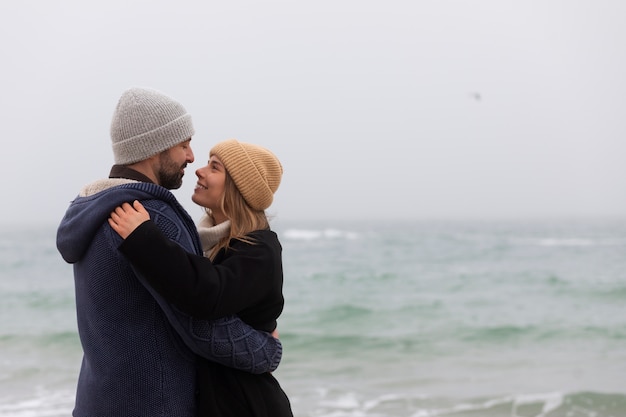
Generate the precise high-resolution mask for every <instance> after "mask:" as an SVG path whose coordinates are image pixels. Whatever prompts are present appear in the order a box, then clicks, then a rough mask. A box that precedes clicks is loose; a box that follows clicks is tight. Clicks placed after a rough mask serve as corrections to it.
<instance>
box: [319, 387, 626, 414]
mask: <svg viewBox="0 0 626 417" xmlns="http://www.w3.org/2000/svg"><path fill="white" fill-rule="evenodd" d="M308 402H310V403H312V404H310V405H311V412H312V415H315V416H319V417H368V416H372V417H374V416H410V417H440V416H450V417H478V416H480V417H561V416H568V417H590V416H593V417H622V416H626V395H624V394H611V393H596V392H578V393H569V394H565V393H562V392H546V393H531V394H512V395H503V396H493V397H487V398H477V399H467V400H459V399H452V398H438V397H431V396H427V395H423V394H422V395H420V394H419V393H418V394H405V393H401V392H397V393H387V394H382V395H377V396H367V395H364V394H361V393H358V392H355V391H344V390H337V389H328V388H318V389H316V390H315V397H314V398H311V399H309V401H308Z"/></svg>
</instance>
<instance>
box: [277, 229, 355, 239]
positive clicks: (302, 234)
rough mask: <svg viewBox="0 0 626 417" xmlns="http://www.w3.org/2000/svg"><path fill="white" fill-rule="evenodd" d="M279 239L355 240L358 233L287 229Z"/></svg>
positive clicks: (336, 230) (335, 230)
mask: <svg viewBox="0 0 626 417" xmlns="http://www.w3.org/2000/svg"><path fill="white" fill-rule="evenodd" d="M281 237H284V238H285V239H290V240H337V239H343V240H355V239H358V238H359V237H360V235H359V233H356V232H350V231H344V230H338V229H317V230H316V229H287V230H285V231H284V232H283V233H282V234H281Z"/></svg>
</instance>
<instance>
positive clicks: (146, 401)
mask: <svg viewBox="0 0 626 417" xmlns="http://www.w3.org/2000/svg"><path fill="white" fill-rule="evenodd" d="M103 181H107V180H103ZM112 184H115V182H114V181H113V182H112ZM102 188H106V187H102V186H101V185H99V186H97V187H92V190H96V191H98V192H96V193H95V194H92V195H89V194H90V193H89V191H87V192H84V193H83V194H86V196H79V197H77V198H76V199H75V200H74V201H73V202H72V203H71V205H70V207H69V208H68V210H67V212H66V214H65V217H64V218H63V220H62V221H61V224H60V226H59V228H58V231H57V248H58V250H59V252H60V253H61V255H62V256H63V259H65V260H66V261H67V262H69V263H72V264H73V265H74V279H75V285H76V309H77V319H78V331H79V334H80V339H81V344H82V347H83V353H84V355H83V361H82V366H81V370H80V375H79V379H78V388H77V393H76V405H75V409H74V413H73V415H74V416H76V417H86V416H89V417H100V416H102V417H104V416H107V417H111V416H150V417H153V416H168V417H174V416H184V417H191V416H194V415H195V401H194V394H195V390H196V387H195V370H196V355H200V356H203V357H205V358H207V359H209V360H212V361H215V362H217V363H220V364H222V365H226V366H229V367H233V368H236V369H240V370H244V371H247V372H251V373H264V372H268V371H273V370H274V369H275V368H276V367H277V366H278V363H279V361H280V358H281V355H282V346H281V345H280V342H279V341H278V340H276V339H274V338H273V337H271V335H269V334H268V333H265V332H259V331H255V330H253V329H252V328H251V327H250V326H248V325H246V324H245V323H243V322H242V321H241V320H240V319H239V318H237V317H235V316H230V317H225V318H221V319H218V320H213V321H202V320H194V319H192V318H190V317H189V316H186V315H185V314H183V313H181V312H180V311H178V310H176V309H175V308H173V307H171V306H170V305H168V304H167V303H166V302H165V301H164V300H163V299H162V298H161V297H160V296H159V295H158V294H157V293H156V292H154V291H152V290H149V289H147V286H146V285H144V283H145V280H144V279H143V278H142V277H141V276H140V275H139V274H137V273H136V272H135V271H134V270H133V269H132V267H131V265H130V264H129V263H128V261H127V260H126V259H125V258H124V256H123V255H122V254H121V253H120V252H119V251H118V250H117V248H118V246H119V245H120V244H121V242H122V239H121V238H120V237H119V236H118V235H117V234H116V233H115V232H114V231H113V230H112V229H111V228H110V226H109V225H108V223H107V219H108V217H109V214H110V212H111V211H112V210H113V209H114V208H115V207H116V206H118V205H120V204H121V203H123V202H132V201H133V200H140V201H141V202H142V204H143V205H144V206H145V207H146V209H147V210H148V211H149V212H150V217H151V218H152V220H153V221H154V222H155V223H156V224H157V225H158V227H159V228H160V229H161V230H162V231H163V232H164V233H165V235H166V236H168V237H169V238H170V239H172V240H174V241H175V242H177V243H179V244H180V245H181V246H182V247H183V248H185V250H187V251H189V252H193V253H198V254H201V253H202V251H201V247H200V242H199V238H198V235H197V232H196V227H195V225H194V223H193V221H192V219H191V218H190V217H189V215H188V214H187V213H186V211H185V210H184V209H183V208H182V207H181V206H180V204H179V203H178V202H177V201H176V199H175V197H174V196H173V195H172V194H171V193H170V192H169V191H168V190H166V189H165V188H163V187H160V186H158V185H154V184H148V183H140V182H139V183H135V182H133V183H130V184H125V185H117V186H113V187H112V188H106V189H104V190H101V189H102Z"/></svg>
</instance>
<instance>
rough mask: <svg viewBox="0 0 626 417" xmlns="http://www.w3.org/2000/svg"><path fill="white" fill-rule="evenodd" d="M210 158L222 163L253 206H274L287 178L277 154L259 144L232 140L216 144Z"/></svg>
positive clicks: (259, 208) (263, 207) (260, 208)
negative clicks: (280, 187)
mask: <svg viewBox="0 0 626 417" xmlns="http://www.w3.org/2000/svg"><path fill="white" fill-rule="evenodd" d="M210 155H215V156H217V157H218V158H219V159H220V160H221V161H222V163H223V164H224V167H225V168H226V171H227V172H228V174H229V175H230V176H231V178H232V179H233V181H234V182H235V185H236V186H237V189H238V190H239V192H240V193H241V195H242V196H243V198H244V199H245V200H246V203H248V205H249V206H250V207H252V208H253V209H255V210H265V209H266V208H268V207H269V206H270V205H271V204H272V200H273V199H274V193H275V192H276V190H277V189H278V186H279V185H280V179H281V177H282V175H283V167H282V165H281V164H280V161H279V160H278V158H276V156H275V155H274V154H273V153H271V152H270V151H268V150H267V149H265V148H262V147H261V146H258V145H252V144H250V143H243V142H239V141H237V140H236V139H229V140H225V141H223V142H220V143H218V144H217V145H215V146H214V147H213V149H211V152H210Z"/></svg>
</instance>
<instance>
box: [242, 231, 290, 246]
mask: <svg viewBox="0 0 626 417" xmlns="http://www.w3.org/2000/svg"><path fill="white" fill-rule="evenodd" d="M240 245H245V246H252V247H270V248H276V247H278V248H280V246H281V245H280V242H279V240H278V236H277V235H276V233H275V232H274V231H272V230H270V229H263V230H255V231H252V232H249V233H247V234H246V235H245V236H243V237H242V238H239V239H233V241H231V247H236V246H240Z"/></svg>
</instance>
